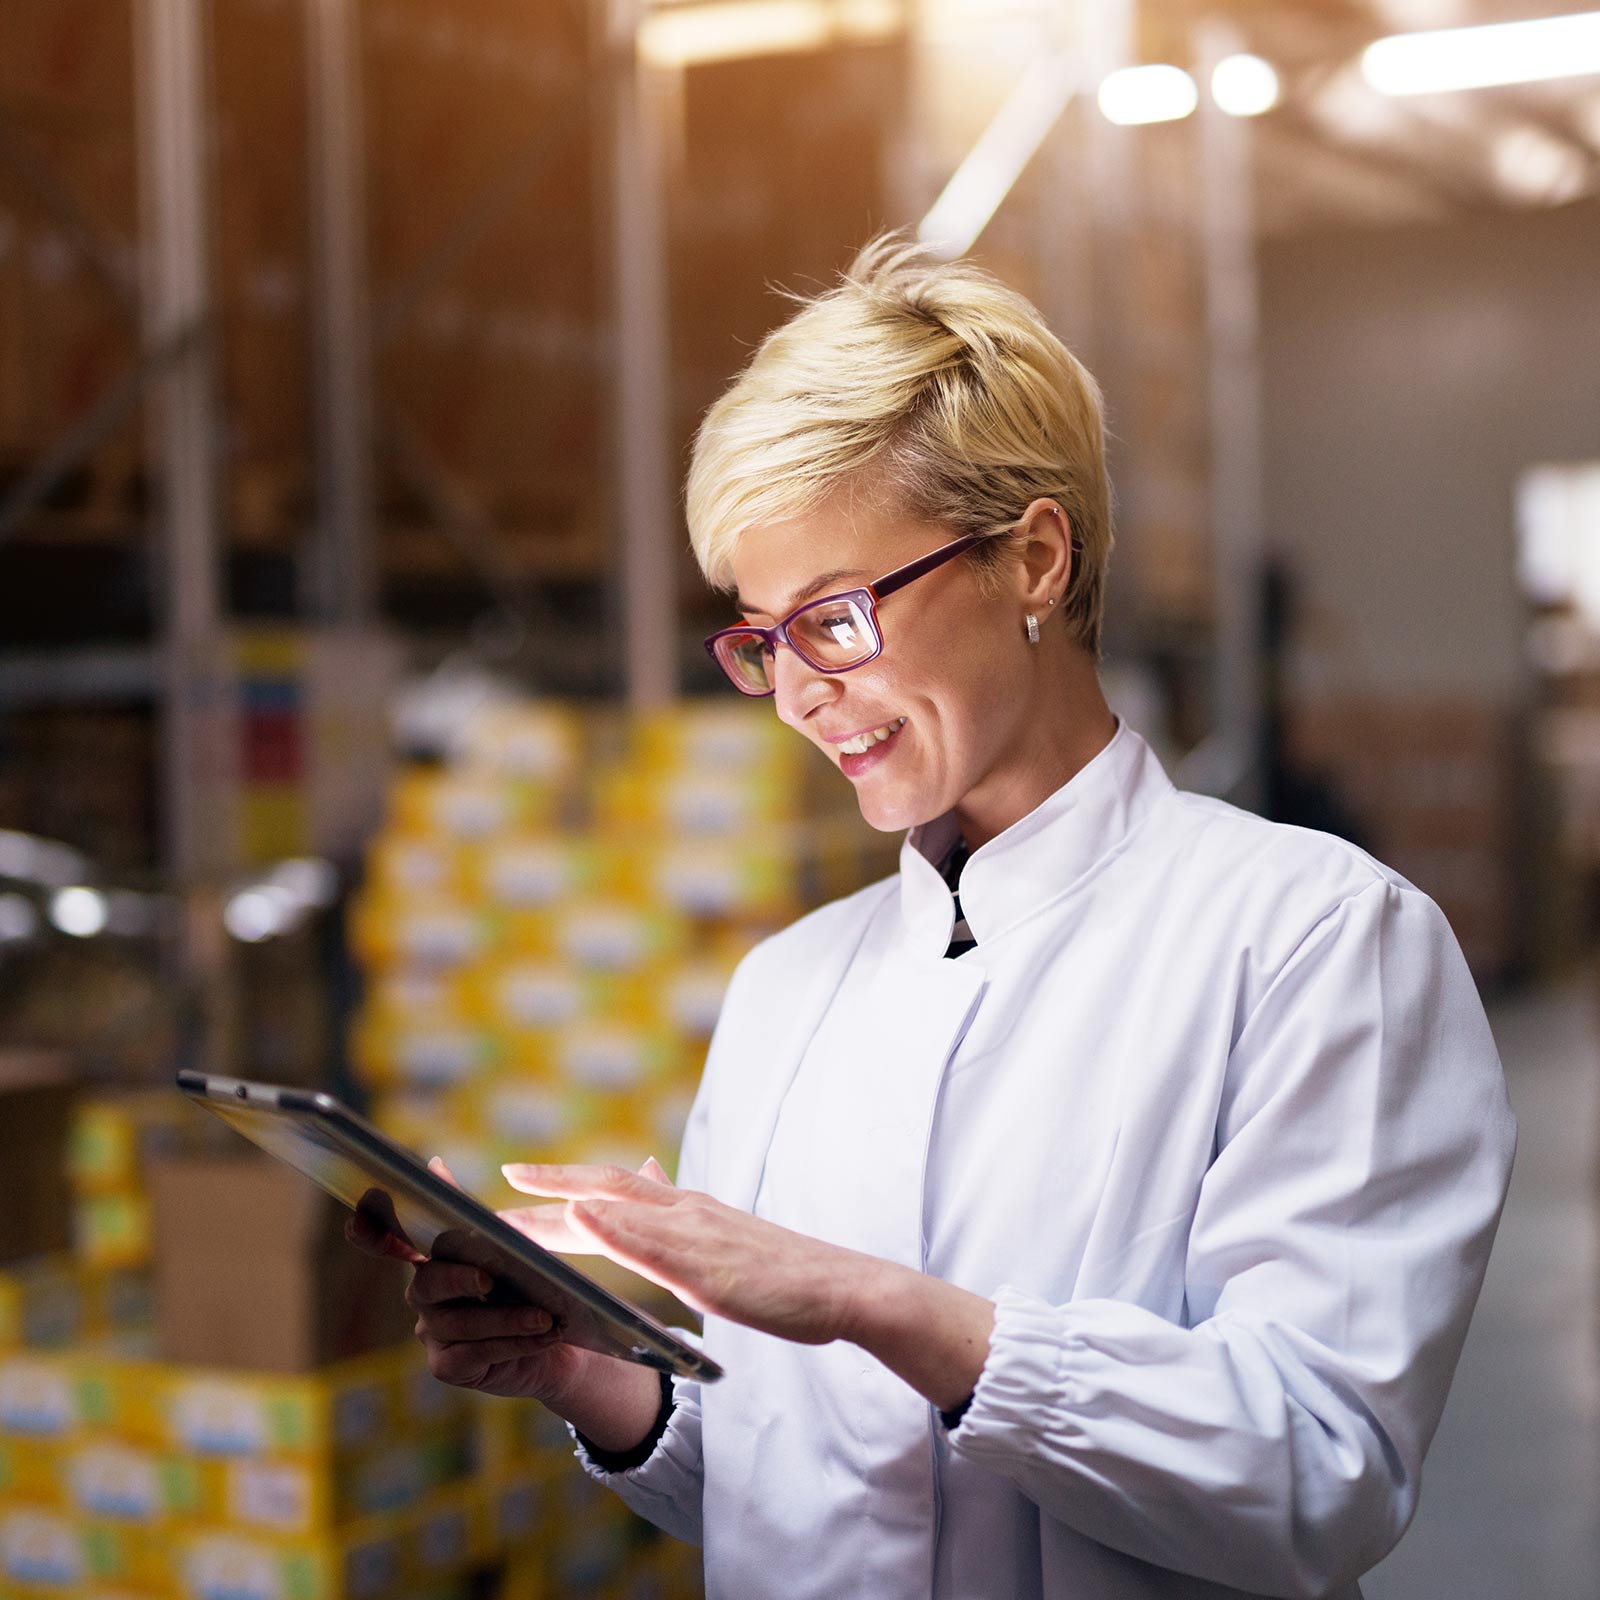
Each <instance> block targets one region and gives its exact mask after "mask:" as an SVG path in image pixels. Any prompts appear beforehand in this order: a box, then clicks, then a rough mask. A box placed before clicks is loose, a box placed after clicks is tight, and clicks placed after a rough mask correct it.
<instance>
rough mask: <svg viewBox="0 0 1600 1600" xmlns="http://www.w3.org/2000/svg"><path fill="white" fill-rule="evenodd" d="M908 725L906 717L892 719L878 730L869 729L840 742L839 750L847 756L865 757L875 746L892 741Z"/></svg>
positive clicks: (877, 728)
mask: <svg viewBox="0 0 1600 1600" xmlns="http://www.w3.org/2000/svg"><path fill="white" fill-rule="evenodd" d="M905 725H906V719H905V718H904V717H891V718H890V720H889V721H888V722H885V723H883V724H881V725H880V726H878V727H876V728H867V729H864V730H863V731H862V732H860V733H853V734H851V735H850V737H849V738H848V739H841V740H840V741H839V749H840V751H841V753H842V754H844V755H847V756H859V755H865V754H866V753H867V751H868V750H870V749H871V748H872V747H873V745H875V744H883V743H885V742H886V741H887V740H889V739H892V738H893V737H894V735H895V734H897V733H898V732H899V731H900V730H901V729H902V728H903V727H904V726H905Z"/></svg>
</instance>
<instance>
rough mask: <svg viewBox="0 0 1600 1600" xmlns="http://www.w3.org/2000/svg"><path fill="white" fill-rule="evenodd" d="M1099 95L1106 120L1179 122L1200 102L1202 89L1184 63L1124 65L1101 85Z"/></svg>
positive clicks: (1121, 122) (1130, 124)
mask: <svg viewBox="0 0 1600 1600" xmlns="http://www.w3.org/2000/svg"><path fill="white" fill-rule="evenodd" d="M1096 98H1097V99H1098V101H1099V104H1100V113H1101V115H1102V116H1103V117H1105V119H1106V121H1107V122H1115V123H1116V124H1117V125H1118V126H1119V127H1133V126H1136V125H1138V124H1141V123H1146V122H1177V121H1178V120H1179V119H1180V118H1183V117H1186V116H1188V115H1189V113H1190V112H1192V111H1193V110H1194V108H1195V107H1196V106H1197V105H1199V103H1200V91H1199V90H1198V89H1196V88H1195V86H1194V79H1193V78H1191V77H1190V76H1189V74H1188V73H1187V72H1185V71H1184V70H1183V68H1182V67H1172V66H1164V65H1151V66H1146V67H1121V68H1119V69H1118V70H1117V71H1116V72H1113V73H1111V74H1110V76H1109V77H1107V78H1106V80H1105V81H1104V82H1103V83H1102V84H1101V85H1100V93H1099V94H1098V96H1097V97H1096Z"/></svg>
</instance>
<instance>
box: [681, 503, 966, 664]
mask: <svg viewBox="0 0 1600 1600" xmlns="http://www.w3.org/2000/svg"><path fill="white" fill-rule="evenodd" d="M987 537H988V535H987V534H982V533H968V534H964V535H963V536H962V537H961V538H959V539H955V540H953V541H952V542H951V543H949V544H946V545H940V547H939V548H938V549H937V550H932V551H930V552H929V553H928V554H927V555H925V556H919V557H918V558H917V559H916V560H915V561H911V562H908V563H907V564H906V565H905V566H903V567H896V568H895V570H894V571H893V572H891V573H889V574H887V576H885V577H882V578H879V579H878V581H877V582H876V583H869V584H868V585H867V586H866V588H864V589H846V590H845V591H844V592H843V593H842V594H829V595H824V596H823V597H822V598H821V599H820V600H808V601H806V603H805V604H804V605H802V606H796V607H795V609H794V610H793V611H791V612H790V613H789V615H788V616H786V617H785V618H784V619H783V620H782V621H781V622H780V623H779V624H778V625H777V627H775V628H756V627H752V626H750V625H748V624H746V625H744V626H741V627H737V628H723V629H722V630H721V631H720V632H718V633H714V634H712V635H711V637H710V638H709V639H707V640H706V649H707V650H709V651H710V652H711V657H712V659H713V660H714V661H715V662H716V663H717V665H718V666H719V667H721V668H722V670H723V671H724V672H725V673H727V675H728V678H729V680H730V681H731V682H732V684H733V686H734V688H735V689H737V690H738V691H739V692H740V694H750V695H768V694H771V693H772V692H773V689H774V687H775V685H774V684H773V681H772V663H773V661H774V660H775V659H776V658H777V653H778V646H779V645H780V644H786V645H788V647H789V648H790V649H791V650H793V651H794V653H795V654H796V655H797V656H799V657H800V659H801V660H802V661H803V662H805V664H806V665H807V666H808V667H811V668H814V669H815V670H816V671H817V672H829V673H833V672H853V671H854V670H855V669H856V668H857V667H864V666H866V664H867V663H868V662H869V661H872V660H874V659H876V657H877V656H878V654H879V653H880V652H881V651H882V649H883V633H882V631H881V630H880V628H879V627H878V602H879V601H880V600H886V599H888V597H889V596H890V595H892V594H893V593H894V592H895V591H896V590H898V589H903V588H905V586H906V585H907V584H908V583H914V582H916V580H917V579H918V578H921V577H925V576H926V575H927V574H928V573H930V572H932V571H933V570H934V569H935V568H937V567H942V566H943V565H944V564H945V562H947V561H953V560H954V559H955V558H956V557H957V556H958V555H960V554H961V552H962V551H963V550H970V549H971V548H972V547H973V545H975V544H977V543H978V542H979V541H980V540H982V539H985V538H987Z"/></svg>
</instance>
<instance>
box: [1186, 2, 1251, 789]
mask: <svg viewBox="0 0 1600 1600" xmlns="http://www.w3.org/2000/svg"><path fill="white" fill-rule="evenodd" d="M1195 43H1196V46H1197V49H1196V52H1195V54H1196V66H1197V73H1198V76H1199V79H1200V82H1201V84H1202V85H1205V86H1207V87H1205V88H1203V89H1202V91H1201V96H1200V172H1201V189H1202V194H1203V196H1204V203H1203V205H1202V206H1201V208H1200V212H1201V243H1202V248H1203V252H1204V255H1203V262H1204V272H1205V315H1206V334H1207V371H1208V379H1209V381H1208V386H1207V397H1206V398H1207V406H1208V410H1209V413H1210V416H1209V422H1210V427H1209V429H1208V432H1209V435H1210V449H1211V538H1212V570H1213V583H1214V589H1215V607H1216V638H1215V646H1214V648H1215V662H1216V665H1215V668H1214V670H1213V675H1212V713H1211V729H1212V734H1211V737H1212V740H1213V741H1215V742H1216V743H1217V745H1218V748H1219V749H1220V750H1222V751H1224V752H1226V753H1227V756H1228V758H1229V759H1228V760H1227V761H1226V763H1225V765H1226V767H1227V769H1228V776H1229V780H1230V787H1231V791H1232V792H1231V793H1230V794H1229V796H1228V798H1229V799H1231V800H1233V801H1234V802H1235V803H1236V804H1239V805H1243V806H1247V807H1248V806H1256V805H1258V804H1259V803H1260V800H1261V781H1260V780H1261V771H1260V763H1259V761H1258V760H1257V751H1258V744H1259V738H1258V730H1259V723H1260V716H1261V641H1260V637H1259V632H1260V617H1259V613H1260V607H1259V605H1258V603H1257V596H1258V591H1259V586H1260V581H1261V572H1262V564H1263V555H1264V548H1265V543H1266V517H1265V511H1264V509H1263V504H1262V498H1263V490H1262V446H1261V349H1260V346H1261V331H1260V322H1261V312H1260V284H1259V278H1258V273H1257V266H1256V223H1255V201H1254V196H1255V175H1254V171H1253V169H1252V164H1251V147H1250V141H1251V132H1252V123H1251V120H1250V119H1249V118H1245V117H1230V116H1228V115H1227V114H1226V113H1225V112H1223V111H1222V110H1220V109H1219V107H1218V106H1217V103H1216V100H1215V99H1214V98H1213V96H1212V95H1211V93H1210V92H1209V85H1210V82H1211V74H1212V71H1213V70H1214V68H1215V67H1216V65H1217V63H1218V62H1219V61H1221V60H1223V59H1224V58H1225V57H1227V56H1230V55H1235V54H1237V53H1238V52H1239V51H1240V50H1241V49H1242V48H1243V41H1242V39H1241V36H1240V35H1239V33H1238V31H1237V30H1236V29H1235V28H1233V27H1232V26H1230V25H1229V24H1227V23H1222V22H1206V23H1203V24H1201V26H1200V27H1199V28H1198V30H1197V31H1196V38H1195Z"/></svg>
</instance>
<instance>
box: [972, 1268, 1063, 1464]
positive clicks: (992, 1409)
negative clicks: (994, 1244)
mask: <svg viewBox="0 0 1600 1600" xmlns="http://www.w3.org/2000/svg"><path fill="white" fill-rule="evenodd" d="M1082 1348H1083V1340H1082V1339H1080V1338H1079V1337H1078V1336H1077V1335H1075V1334H1074V1333H1072V1332H1071V1328H1070V1314H1069V1313H1068V1312H1066V1311H1063V1310H1062V1309H1060V1308H1059V1307H1057V1306H1052V1305H1050V1304H1048V1303H1047V1302H1046V1301H1043V1300H1040V1299H1037V1298H1035V1297H1034V1296H1033V1295H1028V1294H1023V1293H1022V1292H1021V1291H1020V1290H1018V1289H1013V1288H1012V1287H1011V1286H1010V1285H1009V1284H1007V1285H1005V1286H1003V1287H1002V1288H1001V1289H1000V1291H999V1292H998V1293H997V1294H996V1295H995V1317H994V1332H993V1333H992V1334H991V1335H990V1339H989V1355H988V1358H987V1360H985V1362H984V1364H983V1371H982V1373H980V1374H979V1377H978V1386H977V1388H976V1389H974V1390H973V1393H972V1403H971V1404H970V1405H969V1406H968V1407H967V1412H966V1415H965V1416H964V1417H962V1418H961V1421H960V1424H959V1426H957V1427H956V1428H955V1429H954V1430H953V1431H952V1432H951V1434H950V1443H951V1445H952V1446H953V1447H954V1448H956V1449H958V1450H960V1451H961V1452H962V1454H963V1455H968V1456H971V1457H972V1458H973V1459H974V1460H998V1459H1000V1458H1002V1457H1015V1456H1016V1455H1017V1454H1018V1453H1019V1452H1024V1453H1026V1452H1028V1451H1030V1449H1031V1447H1032V1446H1033V1445H1034V1444H1035V1443H1036V1442H1037V1441H1038V1440H1039V1439H1041V1438H1042V1437H1043V1436H1044V1435H1046V1434H1050V1435H1052V1436H1054V1437H1055V1438H1057V1439H1059V1438H1060V1436H1061V1433H1062V1424H1063V1421H1064V1420H1065V1419H1064V1415H1063V1414H1064V1413H1066V1412H1068V1411H1069V1409H1070V1400H1071V1394H1072V1391H1073V1389H1074V1388H1075V1387H1077V1386H1076V1385H1075V1384H1073V1382H1072V1381H1071V1378H1070V1370H1071V1361H1072V1357H1073V1353H1074V1352H1075V1351H1079V1350H1081V1349H1082Z"/></svg>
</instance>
